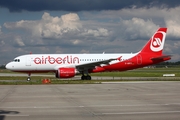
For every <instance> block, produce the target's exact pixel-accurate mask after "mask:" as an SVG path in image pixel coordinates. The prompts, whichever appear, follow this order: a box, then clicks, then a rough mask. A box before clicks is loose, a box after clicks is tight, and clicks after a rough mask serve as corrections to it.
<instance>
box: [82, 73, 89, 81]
mask: <svg viewBox="0 0 180 120" xmlns="http://www.w3.org/2000/svg"><path fill="white" fill-rule="evenodd" d="M81 80H91V76H90V75H89V74H87V75H84V73H82V76H81Z"/></svg>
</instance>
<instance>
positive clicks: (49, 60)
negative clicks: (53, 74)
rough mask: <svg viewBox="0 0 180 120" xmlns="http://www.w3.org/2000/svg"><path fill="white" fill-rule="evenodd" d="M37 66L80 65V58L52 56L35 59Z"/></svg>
mask: <svg viewBox="0 0 180 120" xmlns="http://www.w3.org/2000/svg"><path fill="white" fill-rule="evenodd" d="M33 61H34V63H35V64H78V63H79V58H78V57H73V56H65V57H52V56H41V57H36V58H34V60H33Z"/></svg>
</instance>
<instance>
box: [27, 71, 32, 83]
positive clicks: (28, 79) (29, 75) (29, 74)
mask: <svg viewBox="0 0 180 120" xmlns="http://www.w3.org/2000/svg"><path fill="white" fill-rule="evenodd" d="M26 80H27V81H28V82H29V81H31V73H28V77H27V79H26Z"/></svg>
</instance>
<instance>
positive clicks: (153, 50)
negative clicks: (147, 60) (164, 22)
mask: <svg viewBox="0 0 180 120" xmlns="http://www.w3.org/2000/svg"><path fill="white" fill-rule="evenodd" d="M166 31H167V28H159V29H158V30H157V31H156V33H154V35H153V36H152V37H151V39H150V40H149V41H148V42H147V44H146V45H145V46H144V47H143V48H142V50H141V51H140V52H141V53H148V54H156V55H162V51H163V48H164V43H165V38H166Z"/></svg>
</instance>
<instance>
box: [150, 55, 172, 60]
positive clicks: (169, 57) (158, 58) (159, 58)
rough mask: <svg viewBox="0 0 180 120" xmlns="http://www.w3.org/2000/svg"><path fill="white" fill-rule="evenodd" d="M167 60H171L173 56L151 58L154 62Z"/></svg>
mask: <svg viewBox="0 0 180 120" xmlns="http://www.w3.org/2000/svg"><path fill="white" fill-rule="evenodd" d="M165 59H171V55H163V56H159V57H154V58H151V60H153V61H156V60H165Z"/></svg>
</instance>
